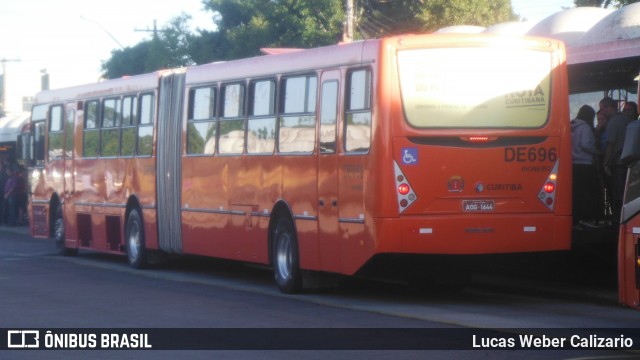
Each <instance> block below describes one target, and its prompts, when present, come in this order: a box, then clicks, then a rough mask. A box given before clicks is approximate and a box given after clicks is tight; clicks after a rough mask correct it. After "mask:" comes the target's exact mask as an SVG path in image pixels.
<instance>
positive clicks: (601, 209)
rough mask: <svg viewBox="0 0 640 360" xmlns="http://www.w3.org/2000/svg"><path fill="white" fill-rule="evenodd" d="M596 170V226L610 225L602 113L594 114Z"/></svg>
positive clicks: (608, 177)
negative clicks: (596, 153) (597, 186)
mask: <svg viewBox="0 0 640 360" xmlns="http://www.w3.org/2000/svg"><path fill="white" fill-rule="evenodd" d="M596 119H597V124H596V131H595V132H596V150H597V151H598V155H596V169H597V171H598V182H599V185H600V186H599V188H598V190H599V193H598V219H597V220H598V223H599V224H598V225H608V224H610V223H611V192H612V186H613V180H612V178H611V176H608V175H607V174H605V171H604V151H605V149H606V148H607V121H608V119H607V117H606V116H605V114H604V111H602V110H598V112H596Z"/></svg>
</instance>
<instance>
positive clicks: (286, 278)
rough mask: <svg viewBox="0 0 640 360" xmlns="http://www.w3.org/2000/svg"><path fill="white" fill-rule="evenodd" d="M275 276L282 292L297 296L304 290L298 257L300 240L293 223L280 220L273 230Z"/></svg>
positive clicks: (285, 218) (283, 218) (284, 218)
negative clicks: (296, 294)
mask: <svg viewBox="0 0 640 360" xmlns="http://www.w3.org/2000/svg"><path fill="white" fill-rule="evenodd" d="M272 241H273V247H272V259H273V274H274V278H275V280H276V284H277V285H278V288H279V289H280V291H281V292H283V293H285V294H295V293H298V292H300V291H301V290H302V272H301V271H300V260H299V256H298V240H297V236H296V232H295V229H294V227H293V223H292V221H291V220H290V219H289V218H288V217H281V218H280V219H278V222H277V223H276V226H275V228H274V229H273V236H272Z"/></svg>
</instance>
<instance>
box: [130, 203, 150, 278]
mask: <svg viewBox="0 0 640 360" xmlns="http://www.w3.org/2000/svg"><path fill="white" fill-rule="evenodd" d="M125 239H126V248H127V257H128V258H129V265H130V266H131V267H132V268H134V269H143V268H145V267H146V266H147V264H148V261H147V260H148V258H147V255H148V253H147V249H146V245H145V239H144V227H143V225H142V217H141V216H140V212H139V211H138V209H133V210H131V212H130V213H129V217H128V218H127V225H126V228H125Z"/></svg>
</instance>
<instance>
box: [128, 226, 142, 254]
mask: <svg viewBox="0 0 640 360" xmlns="http://www.w3.org/2000/svg"><path fill="white" fill-rule="evenodd" d="M138 230H139V229H138V225H137V224H131V225H129V238H128V239H127V242H128V244H129V259H131V260H135V259H137V258H138V254H139V253H140V236H139V235H140V232H139V231H138Z"/></svg>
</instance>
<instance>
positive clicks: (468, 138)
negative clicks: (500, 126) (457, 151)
mask: <svg viewBox="0 0 640 360" xmlns="http://www.w3.org/2000/svg"><path fill="white" fill-rule="evenodd" d="M460 139H461V140H462V141H466V142H470V143H474V144H483V143H488V142H491V141H496V140H497V139H498V138H497V137H495V136H477V135H476V136H463V137H460Z"/></svg>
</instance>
